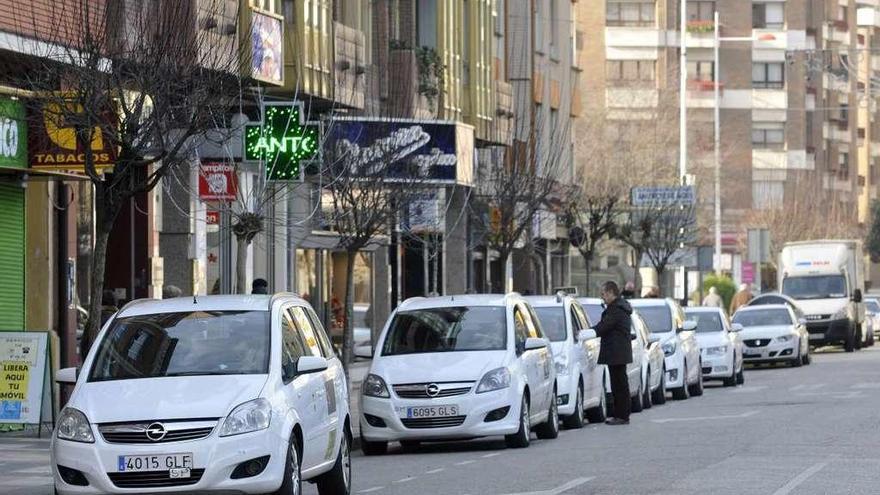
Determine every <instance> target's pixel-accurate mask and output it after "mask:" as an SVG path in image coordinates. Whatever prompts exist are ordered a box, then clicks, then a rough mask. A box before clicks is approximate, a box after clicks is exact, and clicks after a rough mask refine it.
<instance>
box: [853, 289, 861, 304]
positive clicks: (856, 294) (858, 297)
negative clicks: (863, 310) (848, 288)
mask: <svg viewBox="0 0 880 495" xmlns="http://www.w3.org/2000/svg"><path fill="white" fill-rule="evenodd" d="M852 300H853V302H854V303H860V302H862V289H856V290H854V291H853V296H852Z"/></svg>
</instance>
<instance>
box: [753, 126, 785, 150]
mask: <svg viewBox="0 0 880 495" xmlns="http://www.w3.org/2000/svg"><path fill="white" fill-rule="evenodd" d="M784 146H785V124H784V123H782V122H762V123H754V124H752V147H753V148H760V149H778V148H782V147H784Z"/></svg>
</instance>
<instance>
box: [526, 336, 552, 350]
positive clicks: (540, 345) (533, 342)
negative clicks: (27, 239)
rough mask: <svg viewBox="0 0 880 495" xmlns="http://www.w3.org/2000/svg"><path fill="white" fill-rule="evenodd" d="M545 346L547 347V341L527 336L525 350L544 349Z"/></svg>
mask: <svg viewBox="0 0 880 495" xmlns="http://www.w3.org/2000/svg"><path fill="white" fill-rule="evenodd" d="M546 347H547V342H546V341H545V340H544V339H539V338H537V337H529V338H527V339H526V345H525V350H527V351H534V350H537V349H544V348H546Z"/></svg>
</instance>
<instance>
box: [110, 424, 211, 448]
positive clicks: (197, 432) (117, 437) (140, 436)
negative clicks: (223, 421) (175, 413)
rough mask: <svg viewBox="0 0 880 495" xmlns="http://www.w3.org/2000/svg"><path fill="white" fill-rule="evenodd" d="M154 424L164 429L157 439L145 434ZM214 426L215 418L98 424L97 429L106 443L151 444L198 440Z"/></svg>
mask: <svg viewBox="0 0 880 495" xmlns="http://www.w3.org/2000/svg"><path fill="white" fill-rule="evenodd" d="M154 425H161V426H162V428H164V429H165V431H166V433H165V435H164V436H163V437H162V438H160V439H158V440H156V439H154V438H155V437H153V438H150V437H149V436H147V431H148V429H150V427H152V426H154ZM216 426H217V420H197V421H151V422H138V423H112V424H103V425H100V426H98V431H99V432H101V436H102V437H103V438H104V441H105V442H107V443H119V444H138V443H147V444H151V443H170V442H185V441H187V440H199V439H202V438H205V437H207V436H208V435H210V434H211V432H212V431H214V427H216Z"/></svg>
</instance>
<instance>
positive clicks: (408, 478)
mask: <svg viewBox="0 0 880 495" xmlns="http://www.w3.org/2000/svg"><path fill="white" fill-rule="evenodd" d="M414 479H416V478H415V477H414V476H407V477H406V478H401V479H399V480H397V481H395V482H394V483H406V482H408V481H412V480H414Z"/></svg>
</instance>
